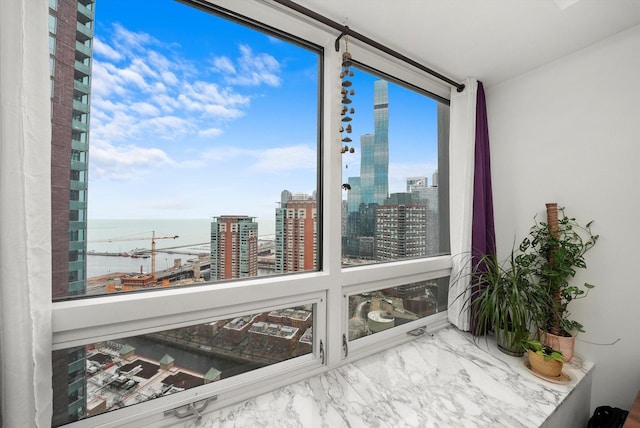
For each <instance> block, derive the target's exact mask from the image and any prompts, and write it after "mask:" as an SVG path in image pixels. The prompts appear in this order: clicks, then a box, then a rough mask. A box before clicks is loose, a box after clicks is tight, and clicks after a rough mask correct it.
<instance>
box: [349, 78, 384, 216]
mask: <svg viewBox="0 0 640 428" xmlns="http://www.w3.org/2000/svg"><path fill="white" fill-rule="evenodd" d="M373 127H374V133H373V135H372V134H365V135H362V136H361V137H360V156H361V160H360V183H359V184H360V202H362V203H365V204H371V203H375V204H382V203H384V200H385V199H386V198H387V197H388V196H389V88H388V83H387V82H386V81H384V80H376V81H375V82H374V83H373ZM351 205H355V204H350V206H351ZM358 205H359V204H358Z"/></svg>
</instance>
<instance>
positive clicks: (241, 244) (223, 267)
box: [211, 215, 258, 280]
mask: <svg viewBox="0 0 640 428" xmlns="http://www.w3.org/2000/svg"><path fill="white" fill-rule="evenodd" d="M254 220H255V218H254V217H247V216H232V215H224V216H220V217H214V219H213V221H212V222H211V279H212V280H222V279H232V278H246V277H250V276H257V275H258V223H256V222H255V221H254Z"/></svg>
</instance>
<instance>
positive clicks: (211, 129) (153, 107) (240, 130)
mask: <svg viewBox="0 0 640 428" xmlns="http://www.w3.org/2000/svg"><path fill="white" fill-rule="evenodd" d="M144 6H146V7H144ZM92 73H93V77H92V99H91V119H90V120H91V128H90V131H91V132H90V151H89V195H88V203H89V218H111V219H117V218H120V219H123V218H209V217H212V216H219V215H226V214H245V215H249V216H255V217H258V219H260V218H261V217H262V218H264V217H267V218H269V219H272V218H273V216H274V215H275V211H274V210H275V208H276V207H277V204H276V203H275V202H276V201H279V199H280V192H281V191H282V190H284V189H287V190H289V191H291V192H294V193H295V192H305V193H311V192H312V191H314V190H315V188H316V177H317V171H316V157H317V154H316V153H317V116H318V111H317V109H318V106H317V103H316V102H315V100H316V94H317V85H318V55H317V54H316V53H315V52H312V51H309V50H306V49H303V48H300V47H297V46H294V45H292V44H290V43H287V42H284V41H282V40H280V39H277V38H274V37H270V36H267V35H265V34H263V33H260V32H257V31H254V30H251V29H248V28H246V27H243V26H239V25H237V24H234V23H230V22H228V21H225V20H223V19H221V18H218V17H216V16H214V15H211V14H208V13H204V12H202V11H200V10H197V9H194V8H191V7H188V6H185V5H183V4H181V3H178V2H175V1H168V0H158V1H156V2H154V3H153V7H149V3H148V2H130V1H124V0H108V1H102V0H99V1H97V2H96V23H95V39H94V62H93V70H92ZM373 80H374V77H373V76H367V75H366V73H363V72H356V76H355V77H354V79H353V81H354V87H355V88H356V94H355V95H354V96H353V97H352V98H353V100H354V106H355V108H356V114H355V115H354V121H353V122H352V125H353V127H354V133H353V134H352V136H351V138H352V139H353V140H354V143H355V144H352V145H354V146H356V150H357V148H358V144H357V142H358V140H359V135H361V134H365V133H371V132H373V109H372V104H373ZM389 98H390V100H389V104H390V135H389V140H390V167H389V170H390V174H389V175H390V190H391V191H403V190H404V185H403V181H404V180H405V179H406V177H407V176H411V175H427V176H428V177H429V178H430V177H431V174H432V173H433V170H434V169H435V168H436V165H435V161H436V158H437V152H436V149H435V142H436V135H437V133H436V129H435V114H434V112H435V103H433V102H432V101H430V100H427V99H425V97H423V96H420V95H417V94H414V93H411V92H410V91H407V90H404V89H401V88H398V87H396V86H394V85H392V86H390V88H389ZM344 158H345V161H346V162H347V163H348V164H349V169H348V170H345V171H346V174H345V175H357V173H358V168H359V153H358V151H356V153H355V154H351V155H348V156H344ZM345 181H346V178H345ZM398 186H400V187H399V188H398Z"/></svg>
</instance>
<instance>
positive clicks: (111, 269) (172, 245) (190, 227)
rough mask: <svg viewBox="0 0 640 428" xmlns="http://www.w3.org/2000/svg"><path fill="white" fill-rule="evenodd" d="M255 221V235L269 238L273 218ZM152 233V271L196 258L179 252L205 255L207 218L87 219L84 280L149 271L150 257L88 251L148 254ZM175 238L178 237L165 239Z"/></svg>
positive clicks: (209, 228)
mask: <svg viewBox="0 0 640 428" xmlns="http://www.w3.org/2000/svg"><path fill="white" fill-rule="evenodd" d="M256 221H257V222H258V235H259V236H270V235H273V233H274V230H275V218H273V219H267V220H260V219H256ZM154 232H155V236H156V270H162V269H167V268H169V267H171V266H173V265H174V261H175V260H176V259H180V261H181V262H182V263H185V262H186V261H187V260H188V259H190V258H194V257H197V256H196V255H193V254H191V255H190V254H180V253H179V252H206V253H208V252H209V243H210V242H211V219H145V220H141V219H138V220H96V219H93V220H92V219H90V220H89V221H88V226H87V251H88V252H89V254H88V256H87V278H91V277H94V276H99V275H107V274H109V273H115V272H125V273H134V272H138V273H139V272H141V271H142V272H150V271H151V258H131V257H115V256H96V255H91V252H92V251H93V252H108V253H132V252H133V251H134V250H136V249H145V250H148V251H150V250H151V237H152V235H153V233H154ZM176 235H177V236H178V238H175V239H173V238H166V237H173V236H176ZM163 249H165V251H163Z"/></svg>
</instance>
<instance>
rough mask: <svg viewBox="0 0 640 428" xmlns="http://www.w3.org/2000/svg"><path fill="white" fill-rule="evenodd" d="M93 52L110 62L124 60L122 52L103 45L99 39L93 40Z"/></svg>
mask: <svg viewBox="0 0 640 428" xmlns="http://www.w3.org/2000/svg"><path fill="white" fill-rule="evenodd" d="M93 52H94V53H95V54H98V55H101V56H103V57H105V58H106V59H108V60H110V61H120V60H121V59H122V58H123V56H122V54H121V53H120V52H118V51H117V50H115V49H114V48H112V47H111V46H109V45H107V44H106V43H103V42H102V40H101V39H99V38H94V39H93Z"/></svg>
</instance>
